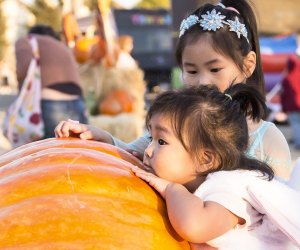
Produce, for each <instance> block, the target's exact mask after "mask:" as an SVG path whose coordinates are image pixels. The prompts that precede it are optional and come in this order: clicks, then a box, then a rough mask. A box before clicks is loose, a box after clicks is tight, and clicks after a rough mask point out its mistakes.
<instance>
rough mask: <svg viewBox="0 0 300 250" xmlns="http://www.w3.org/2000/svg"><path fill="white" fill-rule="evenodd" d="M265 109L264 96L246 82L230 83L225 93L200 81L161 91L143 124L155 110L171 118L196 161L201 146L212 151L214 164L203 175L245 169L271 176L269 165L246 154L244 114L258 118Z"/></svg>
mask: <svg viewBox="0 0 300 250" xmlns="http://www.w3.org/2000/svg"><path fill="white" fill-rule="evenodd" d="M265 112H266V105H265V102H264V98H263V97H262V96H261V94H260V93H259V91H258V90H256V89H255V88H253V87H251V86H249V85H247V84H244V83H239V84H234V85H231V86H230V87H229V88H228V89H226V90H225V92H224V93H222V92H220V91H219V89H218V88H217V87H216V86H214V85H201V86H198V87H187V88H183V89H180V90H170V91H166V92H164V93H162V94H160V95H159V96H158V97H157V98H156V99H155V101H154V102H153V104H152V105H151V107H150V109H149V111H148V114H147V117H146V125H147V127H149V124H150V121H151V118H152V117H153V116H154V115H157V114H159V115H162V116H164V117H165V118H167V119H170V122H171V125H172V128H173V130H174V133H175V135H176V136H177V137H178V139H179V140H180V141H181V143H182V145H183V146H184V148H185V149H186V150H187V151H188V152H189V153H190V154H191V156H192V158H193V160H194V161H195V162H201V152H203V149H208V150H210V151H211V152H213V153H214V155H215V158H216V161H215V166H214V168H213V169H211V170H209V171H207V172H204V173H202V174H204V175H206V174H208V173H210V172H214V171H220V170H236V169H247V170H257V171H260V172H262V173H263V175H266V176H268V179H270V180H271V179H272V178H273V177H274V172H273V170H272V168H271V167H269V166H268V165H267V164H266V163H263V162H260V161H258V160H256V159H253V158H248V157H247V156H246V155H245V151H246V149H247V147H248V140H249V135H248V126H247V121H246V115H247V116H248V117H249V116H250V117H251V118H252V119H253V120H260V119H261V117H262V116H264V113H265Z"/></svg>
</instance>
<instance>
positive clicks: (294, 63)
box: [281, 48, 300, 150]
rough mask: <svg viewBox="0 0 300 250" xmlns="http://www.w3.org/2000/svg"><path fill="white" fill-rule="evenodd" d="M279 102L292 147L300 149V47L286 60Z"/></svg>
mask: <svg viewBox="0 0 300 250" xmlns="http://www.w3.org/2000/svg"><path fill="white" fill-rule="evenodd" d="M281 104H282V109H283V111H284V112H286V113H287V116H288V121H289V123H290V126H291V129H292V141H293V144H294V147H295V148H296V149H297V150H300V48H298V50H297V53H296V54H294V55H292V56H290V57H289V59H288V61H287V66H286V70H285V77H284V78H283V80H282V93H281Z"/></svg>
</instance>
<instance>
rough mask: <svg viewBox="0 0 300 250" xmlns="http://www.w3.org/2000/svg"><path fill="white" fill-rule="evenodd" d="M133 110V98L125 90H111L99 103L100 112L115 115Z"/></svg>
mask: <svg viewBox="0 0 300 250" xmlns="http://www.w3.org/2000/svg"><path fill="white" fill-rule="evenodd" d="M132 111H133V98H132V96H131V95H130V94H129V93H128V91H126V90H122V89H118V90H113V91H112V92H111V93H110V94H109V95H108V96H107V97H106V98H105V99H104V100H103V101H102V102H100V105H99V112H100V114H105V115H117V114H120V113H130V112H132Z"/></svg>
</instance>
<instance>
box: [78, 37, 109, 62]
mask: <svg viewBox="0 0 300 250" xmlns="http://www.w3.org/2000/svg"><path fill="white" fill-rule="evenodd" d="M93 46H97V48H98V46H100V42H99V37H98V36H94V37H87V36H82V37H80V38H78V39H77V40H76V42H75V47H74V55H75V58H76V61H77V62H78V63H85V62H87V61H88V60H89V59H90V56H91V50H92V48H93ZM98 49H99V51H100V49H101V50H103V51H104V48H102V47H101V48H100V47H99V48H98Z"/></svg>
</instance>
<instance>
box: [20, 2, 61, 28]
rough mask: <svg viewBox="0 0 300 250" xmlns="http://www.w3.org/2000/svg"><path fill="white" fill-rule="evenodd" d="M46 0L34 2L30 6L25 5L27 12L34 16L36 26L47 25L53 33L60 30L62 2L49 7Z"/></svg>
mask: <svg viewBox="0 0 300 250" xmlns="http://www.w3.org/2000/svg"><path fill="white" fill-rule="evenodd" d="M48 2H49V1H47V0H35V1H34V2H33V3H32V4H31V5H26V6H27V8H28V10H29V11H30V12H31V13H32V14H33V15H34V16H35V18H36V22H35V23H36V24H44V25H49V26H50V27H52V28H53V29H54V30H55V31H61V28H62V6H63V0H59V1H58V4H57V5H55V6H54V5H49V4H48Z"/></svg>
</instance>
